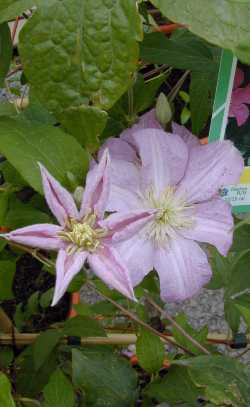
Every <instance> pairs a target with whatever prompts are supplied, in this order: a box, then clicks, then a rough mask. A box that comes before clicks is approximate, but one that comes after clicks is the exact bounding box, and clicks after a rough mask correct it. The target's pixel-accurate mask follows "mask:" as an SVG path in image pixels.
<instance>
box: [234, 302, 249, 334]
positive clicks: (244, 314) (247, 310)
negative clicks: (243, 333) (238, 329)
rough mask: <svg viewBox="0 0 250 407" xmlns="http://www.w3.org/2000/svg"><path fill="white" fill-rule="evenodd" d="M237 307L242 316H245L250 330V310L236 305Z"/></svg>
mask: <svg viewBox="0 0 250 407" xmlns="http://www.w3.org/2000/svg"><path fill="white" fill-rule="evenodd" d="M236 307H237V308H238V310H239V311H240V313H241V315H242V316H243V318H244V320H245V322H246V324H247V327H248V329H249V328H250V309H249V308H246V307H243V306H242V305H239V304H236Z"/></svg>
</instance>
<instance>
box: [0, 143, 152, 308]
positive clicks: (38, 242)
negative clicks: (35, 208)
mask: <svg viewBox="0 0 250 407" xmlns="http://www.w3.org/2000/svg"><path fill="white" fill-rule="evenodd" d="M109 167H110V159H109V155H108V152H107V150H106V151H105V152H104V154H103V157H102V159H101V161H100V163H99V164H98V165H97V166H96V167H95V168H94V169H92V170H91V171H89V173H88V175H87V180H86V188H85V192H84V194H83V198H82V204H81V208H80V211H78V209H77V207H76V205H75V202H74V200H73V198H72V196H71V194H70V193H69V192H68V191H67V190H66V189H64V188H63V187H62V186H61V185H60V184H59V182H58V181H57V180H56V179H55V178H53V177H52V175H50V174H49V172H48V171H47V170H46V169H45V168H44V167H43V166H42V165H41V164H40V169H41V174H42V180H43V188H44V193H45V198H46V201H47V203H48V206H49V208H50V210H51V212H52V213H53V214H54V216H55V217H56V219H57V220H58V222H59V224H60V226H57V225H53V224H38V225H32V226H27V227H24V228H21V229H17V230H14V231H12V232H10V233H7V234H4V235H2V237H5V238H6V239H8V240H11V241H13V242H16V243H20V244H23V245H27V246H31V247H35V248H40V249H44V250H57V251H58V256H57V261H56V286H55V292H54V298H53V302H52V305H55V304H56V303H57V302H58V301H59V300H60V298H61V297H62V296H63V294H64V293H65V291H66V289H67V287H68V286H69V284H70V282H71V280H72V279H73V277H74V276H75V275H76V274H77V273H78V272H79V271H80V269H81V268H82V266H83V265H84V263H85V261H86V260H87V261H88V263H89V265H90V267H91V269H92V270H93V271H94V272H95V274H96V275H97V276H98V277H100V278H101V279H102V280H103V281H104V282H105V283H106V284H108V285H109V286H110V287H112V288H115V289H117V290H118V291H120V292H121V293H122V294H123V295H125V296H127V297H128V298H131V299H134V293H133V286H132V282H131V279H130V275H129V272H128V269H127V268H126V266H125V265H124V264H123V263H122V262H121V260H120V255H119V253H118V252H117V250H116V249H115V248H114V244H113V242H112V239H115V241H120V240H122V241H123V240H125V239H126V238H127V237H131V236H132V235H133V234H134V233H137V232H138V231H139V230H140V228H142V227H143V226H144V225H145V224H146V223H147V222H148V221H149V220H150V219H151V218H152V216H154V215H153V212H152V211H151V212H150V211H147V210H144V209H143V210H139V211H138V210H137V209H136V210H135V211H130V213H129V214H128V213H123V214H120V215H119V214H113V215H111V216H110V217H108V218H105V219H104V213H105V207H106V203H107V199H108V195H109V189H110V176H109Z"/></svg>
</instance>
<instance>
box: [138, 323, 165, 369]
mask: <svg viewBox="0 0 250 407" xmlns="http://www.w3.org/2000/svg"><path fill="white" fill-rule="evenodd" d="M164 354H165V349H164V344H163V342H162V341H161V339H160V338H159V336H156V335H154V334H153V333H151V332H149V331H147V330H146V329H143V328H141V329H140V331H139V335H138V337H137V341H136V355H137V357H138V360H139V364H140V365H141V367H142V368H143V369H144V370H146V372H149V373H156V372H158V371H159V370H160V369H161V367H162V364H163V360H164Z"/></svg>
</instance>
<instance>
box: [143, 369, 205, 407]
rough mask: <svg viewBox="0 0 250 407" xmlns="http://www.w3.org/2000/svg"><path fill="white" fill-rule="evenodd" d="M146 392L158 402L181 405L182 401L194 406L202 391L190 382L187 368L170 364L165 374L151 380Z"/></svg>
mask: <svg viewBox="0 0 250 407" xmlns="http://www.w3.org/2000/svg"><path fill="white" fill-rule="evenodd" d="M177 384H178V385H177ZM180 389H181V391H180ZM146 392H147V395H148V396H150V397H151V398H154V399H156V400H158V401H160V402H166V401H167V402H168V403H171V405H172V404H173V405H181V406H182V404H180V403H182V402H189V403H190V406H196V402H197V399H198V397H199V396H201V395H202V393H203V391H202V390H201V389H198V388H197V387H196V386H195V385H194V383H193V382H192V380H191V378H190V376H189V374H188V370H187V369H186V368H184V367H182V366H181V367H180V366H172V367H171V369H170V370H169V372H168V373H167V375H166V376H164V378H163V379H157V380H156V381H154V382H152V383H151V384H150V385H149V386H148V388H147V390H146Z"/></svg>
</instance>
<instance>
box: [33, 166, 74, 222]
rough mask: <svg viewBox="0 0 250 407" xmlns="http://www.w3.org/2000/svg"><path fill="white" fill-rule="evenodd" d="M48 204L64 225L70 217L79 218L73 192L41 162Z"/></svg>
mask: <svg viewBox="0 0 250 407" xmlns="http://www.w3.org/2000/svg"><path fill="white" fill-rule="evenodd" d="M39 167H40V170H41V174H42V181H43V189H44V193H45V198H46V201H47V204H48V206H49V208H50V210H51V212H52V213H53V215H54V216H55V217H56V219H57V220H58V222H59V223H60V224H61V225H62V226H64V225H65V222H66V220H67V219H68V218H75V219H77V218H78V210H77V208H76V205H75V202H74V199H73V197H72V196H71V194H70V193H69V192H68V191H67V190H66V189H65V188H63V187H62V185H61V184H60V183H59V182H58V181H57V180H56V179H55V178H54V177H52V175H51V174H50V173H49V172H48V171H47V170H46V168H45V167H44V166H43V165H42V164H40V163H39Z"/></svg>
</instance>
